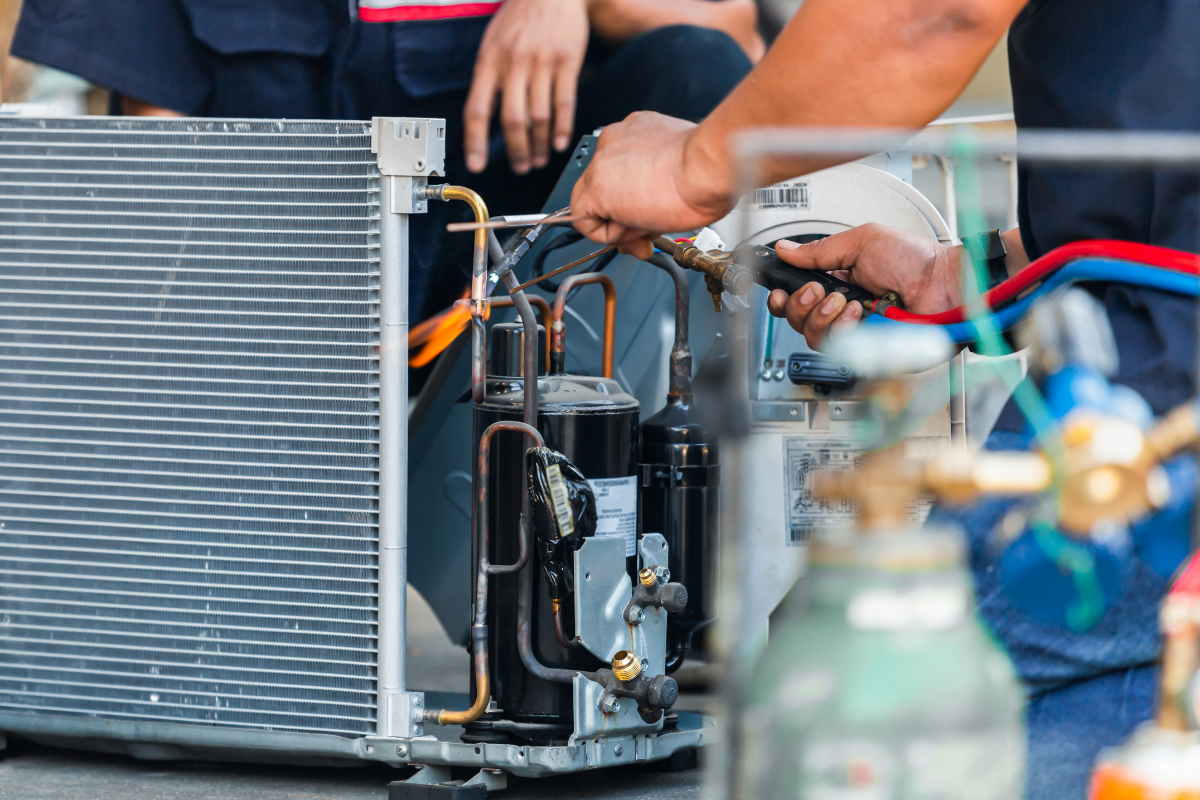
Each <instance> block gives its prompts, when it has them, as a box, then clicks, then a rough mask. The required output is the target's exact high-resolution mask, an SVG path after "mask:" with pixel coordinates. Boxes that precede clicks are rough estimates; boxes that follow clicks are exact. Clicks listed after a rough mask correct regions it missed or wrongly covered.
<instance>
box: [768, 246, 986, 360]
mask: <svg viewBox="0 0 1200 800" xmlns="http://www.w3.org/2000/svg"><path fill="white" fill-rule="evenodd" d="M959 250H960V249H959V248H956V247H947V246H946V245H944V244H941V243H940V242H936V241H934V240H932V239H927V238H925V237H922V236H917V235H915V234H912V233H908V232H906V231H901V230H897V229H895V228H889V227H886V226H884V225H874V224H871V225H861V226H859V227H857V228H853V229H851V230H848V231H843V232H842V233H838V234H834V235H833V236H829V237H827V238H825V239H818V240H817V241H815V242H810V243H809V244H796V243H795V242H789V241H786V240H781V241H778V242H776V243H775V251H776V252H777V253H778V254H779V257H780V259H782V260H783V261H785V262H786V263H788V264H791V265H792V266H795V267H803V268H805V269H818V270H823V271H826V272H834V273H836V274H837V275H838V276H839V277H841V278H843V279H844V280H847V281H849V282H851V283H856V284H858V285H859V286H861V287H863V288H864V289H866V290H867V291H869V292H870V293H871V294H873V295H875V296H876V297H880V296H882V295H884V294H886V293H888V292H896V293H897V294H899V295H900V298H901V299H902V300H903V301H904V305H905V308H907V309H908V310H909V311H912V312H914V313H917V314H935V313H937V312H939V311H946V310H947V309H950V308H954V307H955V306H957V305H960V304H961V303H962V299H961V298H962V294H961V289H960V281H961V277H960V272H959V269H960V262H959ZM767 309H768V310H769V311H770V312H771V313H772V314H773V315H775V316H776V317H786V318H787V321H788V324H790V325H791V326H792V327H793V328H795V329H796V330H797V331H799V332H800V333H802V334H804V340H805V341H806V342H808V346H809V347H811V348H813V349H814V350H816V349H818V348H819V347H820V346H821V343H822V342H824V340H825V337H826V336H828V335H829V331H830V329H831V328H835V327H841V326H850V325H857V324H858V322H859V320H861V319H862V317H863V307H862V304H861V303H859V302H858V301H857V300H856V301H854V302H853V303H850V304H849V305H847V303H846V296H845V295H843V294H840V293H838V292H833V293H832V294H831V295H830V296H829V297H826V296H825V290H824V288H822V286H821V285H820V284H819V283H816V282H813V283H809V284H806V285H804V286H802V287H801V288H800V291H798V292H796V293H795V294H793V295H792V296H791V297H788V295H787V292H785V291H783V290H782V289H776V290H775V291H773V292H771V295H770V297H769V298H767Z"/></svg>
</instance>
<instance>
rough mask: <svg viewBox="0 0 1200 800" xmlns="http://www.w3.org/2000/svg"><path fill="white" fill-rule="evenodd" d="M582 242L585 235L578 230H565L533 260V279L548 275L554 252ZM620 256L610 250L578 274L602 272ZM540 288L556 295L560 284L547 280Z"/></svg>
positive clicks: (573, 292)
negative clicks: (547, 262)
mask: <svg viewBox="0 0 1200 800" xmlns="http://www.w3.org/2000/svg"><path fill="white" fill-rule="evenodd" d="M582 241H583V234H582V233H580V232H579V231H577V230H574V229H573V228H568V229H565V230H564V231H563V232H562V233H561V234H559V235H558V236H556V237H554V238H553V239H551V240H550V241H549V242H547V243H546V244H545V245H544V246H543V247H542V249H541V251H540V252H539V253H538V254H537V256H536V257H534V259H533V264H532V269H533V277H534V278H540V277H541V276H542V275H544V274H546V259H547V257H548V256H549V255H550V254H551V253H552V252H554V251H556V250H562V249H563V248H566V247H570V246H571V245H573V244H578V243H579V242H582ZM618 255H619V253H617V251H616V250H610V251H608V252H607V253H605V254H604V255H602V256H600V257H599V258H597V259H596V260H595V261H593V262H592V263H591V264H589V265H588V266H587V267H586V268H584V269H582V270H580V271H579V272H578V273H576V274H577V275H582V274H584V273H585V272H600V271H602V270H603V269H604V268H605V267H607V266H608V265H609V264H611V263H612V262H613V259H615V258H616V257H617V256H618ZM538 286H539V287H540V288H542V289H543V290H545V291H547V292H549V293H551V294H554V293H555V292H557V291H558V287H559V283H558V282H556V281H549V280H546V281H542V282H541V283H539V284H538ZM577 291H579V289H578V288H576V289H574V290H573V291H572V292H571V294H570V296H568V298H567V299H568V300H569V299H570V298H571V297H574V296H575V292H577Z"/></svg>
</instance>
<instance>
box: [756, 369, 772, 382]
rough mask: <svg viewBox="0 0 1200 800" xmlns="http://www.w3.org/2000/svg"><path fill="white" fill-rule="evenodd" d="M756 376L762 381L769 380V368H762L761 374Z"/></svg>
mask: <svg viewBox="0 0 1200 800" xmlns="http://www.w3.org/2000/svg"><path fill="white" fill-rule="evenodd" d="M758 377H760V378H762V379H763V380H764V381H769V380H771V370H769V369H764V370H763V371H762V374H761V375H759V376H758Z"/></svg>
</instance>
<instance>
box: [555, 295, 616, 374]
mask: <svg viewBox="0 0 1200 800" xmlns="http://www.w3.org/2000/svg"><path fill="white" fill-rule="evenodd" d="M592 283H598V284H600V285H601V286H602V287H604V351H603V352H604V355H603V360H602V361H601V366H600V374H601V375H603V376H604V377H605V378H611V377H612V376H613V340H614V339H615V338H616V328H617V287H616V286H614V285H613V282H612V278H610V277H608V276H607V275H605V274H604V273H603V272H585V273H583V274H582V275H572V276H571V277H569V278H564V279H563V282H562V283H561V284H559V287H558V291H557V292H555V293H554V323H553V325H552V326H551V328H550V365H549V366H550V374H551V375H561V374H562V373H563V372H565V371H566V360H567V331H566V326H565V325H564V324H563V316H564V315H565V314H566V313H567V295H568V294H570V293H571V290H572V289H574V288H575V287H576V286H587V285H588V284H592Z"/></svg>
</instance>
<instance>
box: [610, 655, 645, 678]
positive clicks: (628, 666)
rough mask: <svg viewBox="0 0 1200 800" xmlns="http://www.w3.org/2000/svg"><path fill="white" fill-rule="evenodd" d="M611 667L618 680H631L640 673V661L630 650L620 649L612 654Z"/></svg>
mask: <svg viewBox="0 0 1200 800" xmlns="http://www.w3.org/2000/svg"><path fill="white" fill-rule="evenodd" d="M612 669H613V674H614V675H616V676H617V678H618V679H619V680H622V681H631V680H633V679H634V678H636V677H637V676H638V675H641V674H642V661H641V659H639V658H638V657H637V656H636V655H635V654H634V653H633V651H632V650H620V651H618V652H617V654H616V655H615V656H613V659H612Z"/></svg>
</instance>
